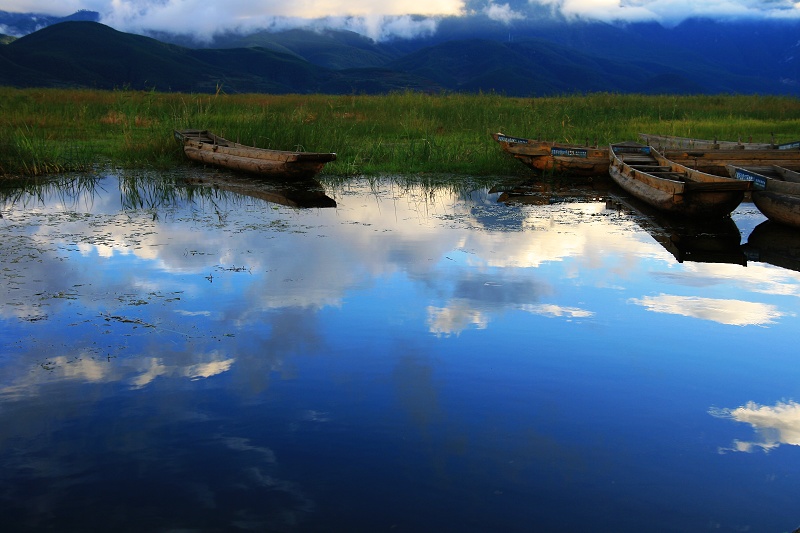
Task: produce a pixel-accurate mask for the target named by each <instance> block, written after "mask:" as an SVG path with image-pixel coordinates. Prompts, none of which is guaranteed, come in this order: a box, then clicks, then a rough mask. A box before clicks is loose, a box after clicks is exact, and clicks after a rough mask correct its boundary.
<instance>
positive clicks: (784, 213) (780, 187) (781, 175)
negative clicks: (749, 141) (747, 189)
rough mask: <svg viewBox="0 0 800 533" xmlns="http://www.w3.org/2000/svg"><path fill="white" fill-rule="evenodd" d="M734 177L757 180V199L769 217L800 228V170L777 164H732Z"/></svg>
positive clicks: (755, 186) (765, 214)
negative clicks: (741, 165)
mask: <svg viewBox="0 0 800 533" xmlns="http://www.w3.org/2000/svg"><path fill="white" fill-rule="evenodd" d="M728 172H729V174H730V176H731V177H732V178H736V179H738V180H743V181H749V182H752V184H753V192H752V197H753V203H754V204H756V207H757V208H758V210H759V211H761V212H762V213H764V216H766V217H767V218H768V219H770V220H772V221H774V222H778V223H780V224H785V225H787V226H792V227H795V228H800V172H796V171H793V170H789V169H787V168H783V167H780V166H777V165H770V166H763V167H739V166H736V165H728Z"/></svg>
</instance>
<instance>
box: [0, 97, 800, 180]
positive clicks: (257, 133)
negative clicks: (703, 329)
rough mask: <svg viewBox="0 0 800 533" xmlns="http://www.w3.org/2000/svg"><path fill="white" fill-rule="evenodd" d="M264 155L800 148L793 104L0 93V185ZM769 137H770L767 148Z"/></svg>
mask: <svg viewBox="0 0 800 533" xmlns="http://www.w3.org/2000/svg"><path fill="white" fill-rule="evenodd" d="M183 128H203V129H209V130H211V131H213V132H214V133H216V134H218V135H221V136H222V137H225V138H228V139H231V140H235V141H239V142H242V143H246V144H253V145H256V146H260V147H264V148H276V149H284V150H306V151H319V152H329V151H332V152H336V153H337V154H338V159H337V161H335V162H333V163H330V164H328V165H327V166H326V167H325V172H326V173H327V174H333V175H338V176H350V175H358V174H367V175H374V174H417V173H452V174H462V175H464V174H466V175H474V176H487V175H498V174H520V173H523V172H525V169H524V167H523V166H522V165H520V164H519V163H518V162H516V161H514V160H513V159H512V158H509V157H507V156H505V154H503V153H502V152H501V151H500V150H499V148H498V147H497V146H496V145H495V143H494V142H493V141H492V140H491V137H490V134H491V133H493V132H496V131H503V132H504V133H507V134H510V135H515V136H525V137H538V138H542V139H548V140H553V141H560V142H571V143H586V142H588V143H590V144H595V143H597V144H601V145H602V144H607V143H609V142H617V141H623V140H635V139H636V138H637V134H638V133H639V132H647V133H654V134H669V135H680V136H690V137H697V138H718V139H727V140H742V141H749V140H752V141H754V142H770V141H772V140H773V138H774V139H775V140H776V141H777V142H783V141H789V140H796V139H798V138H800V101H799V100H798V99H796V98H789V97H773V96H642V95H619V94H605V93H603V94H592V95H586V96H565V97H549V98H507V97H504V96H501V95H497V94H479V95H465V94H443V95H428V94H422V93H414V92H402V93H393V94H389V95H385V96H360V95H349V96H331V95H280V96H277V95H266V94H245V95H227V94H224V93H223V92H222V91H221V90H220V91H217V93H216V94H203V95H195V94H181V93H156V92H146V91H91V90H60V89H12V88H2V87H0V174H3V175H39V174H44V173H51V172H61V171H65V170H82V169H87V168H90V167H91V166H92V165H113V166H119V167H125V168H139V167H154V168H169V167H174V166H176V165H181V164H186V160H185V158H184V157H183V153H182V151H181V149H180V147H179V146H178V145H177V143H175V142H174V141H173V139H172V130H174V129H183ZM773 135H774V137H773Z"/></svg>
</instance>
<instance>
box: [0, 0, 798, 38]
mask: <svg viewBox="0 0 800 533" xmlns="http://www.w3.org/2000/svg"><path fill="white" fill-rule="evenodd" d="M0 9H2V10H4V11H11V12H25V13H43V14H50V15H60V16H63V15H69V14H71V13H74V12H75V11H78V10H80V9H88V10H91V11H97V12H99V13H100V14H101V16H102V19H101V22H103V23H105V24H108V25H109V26H112V27H113V28H116V29H118V30H121V31H128V32H134V33H142V32H146V31H147V30H157V31H170V32H176V33H183V34H192V35H195V36H197V37H199V38H210V37H211V36H212V35H213V34H215V33H218V32H222V31H227V30H233V31H252V30H255V29H258V28H268V29H282V28H288V27H298V26H309V25H314V24H316V25H318V26H323V25H324V26H326V27H335V28H344V29H351V30H353V31H357V32H358V33H361V34H364V35H368V36H370V37H372V38H374V39H383V38H387V37H412V36H415V35H419V34H424V33H430V32H432V31H434V30H435V28H436V23H437V18H440V17H442V16H463V15H484V16H487V17H489V18H492V19H494V20H497V21H500V22H504V23H519V22H524V21H526V20H535V19H536V18H541V17H542V16H546V15H547V14H549V13H553V14H556V15H561V16H564V17H567V18H584V19H594V20H602V21H609V22H613V21H642V20H655V21H658V22H661V23H663V24H665V25H670V24H675V23H677V22H680V21H681V20H683V19H685V18H687V17H691V16H710V17H713V18H717V19H723V18H794V19H800V1H794V0H505V1H504V0H380V1H377V0H294V1H292V2H287V1H286V0H225V1H224V2H214V1H208V0H1V1H0ZM412 15H424V16H425V17H422V18H420V17H413V16H412ZM312 19H313V20H314V23H313V24H311V23H310V21H311V20H312Z"/></svg>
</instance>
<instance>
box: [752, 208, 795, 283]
mask: <svg viewBox="0 0 800 533" xmlns="http://www.w3.org/2000/svg"><path fill="white" fill-rule="evenodd" d="M742 248H743V249H744V251H745V254H746V255H747V258H748V259H749V260H750V261H759V262H762V263H769V264H771V265H774V266H777V267H781V268H787V269H789V270H794V271H797V272H800V231H798V230H797V229H795V228H791V227H789V226H784V225H783V224H778V223H776V222H772V221H770V220H767V221H765V222H762V223H761V224H759V225H758V226H756V227H755V228H754V229H753V231H752V232H751V233H750V235H749V236H748V237H747V243H746V244H745V245H743V246H742Z"/></svg>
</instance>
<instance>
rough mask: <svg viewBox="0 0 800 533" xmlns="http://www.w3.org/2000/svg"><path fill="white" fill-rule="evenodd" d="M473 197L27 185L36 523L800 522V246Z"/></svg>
mask: <svg viewBox="0 0 800 533" xmlns="http://www.w3.org/2000/svg"><path fill="white" fill-rule="evenodd" d="M322 181H323V183H326V180H325V179H324V178H323V180H322ZM461 181H462V180H457V179H454V180H453V182H454V183H455V184H451V185H434V184H431V183H427V182H425V181H424V180H412V179H402V178H391V177H387V178H374V179H366V178H363V179H361V178H359V179H352V180H350V181H346V182H342V183H338V182H331V183H328V184H325V185H324V186H320V187H317V188H316V189H315V188H314V187H312V186H311V185H303V187H300V188H295V189H294V190H287V189H286V188H284V187H279V186H277V185H273V184H255V183H254V181H253V180H250V179H244V178H240V177H236V176H233V175H228V174H225V173H215V172H210V171H204V170H201V169H197V168H194V169H188V170H185V171H183V174H181V175H177V176H175V175H170V176H160V175H158V174H157V173H153V172H141V173H130V174H127V175H123V174H120V175H116V174H107V175H102V176H98V177H92V176H63V177H61V178H59V179H57V180H55V181H53V182H43V183H41V184H40V185H38V186H26V187H24V188H18V187H15V186H14V185H13V184H11V185H7V184H6V185H4V186H3V187H2V189H0V215H2V218H1V219H0V227H1V228H2V239H0V278H2V285H1V288H0V522H1V523H3V524H4V529H5V530H6V531H34V530H57V531H98V530H102V531H277V532H284V531H285V532H294V531H298V532H306V531H314V532H317V531H347V532H355V531H366V532H373V531H412V532H421V531H432V532H439V531H458V532H473V531H474V532H486V531H503V532H516V531H520V532H523V531H524V532H529V531H546V532H562V531H563V532H575V531H587V530H591V531H613V532H642V531H659V532H673V531H674V532H686V531H715V532H726V531H730V532H743V531H754V532H755V531H758V532H770V531H772V532H783V531H791V530H793V529H794V528H796V527H798V526H800V512H799V511H798V506H797V492H796V490H797V487H798V484H800V448H799V449H795V448H794V446H798V445H800V404H798V403H797V402H796V401H795V400H796V399H798V398H800V364H798V358H800V350H798V331H800V329H799V327H800V323H799V322H800V273H798V271H797V270H800V235H796V234H795V233H796V232H791V231H789V232H787V231H784V230H782V229H781V228H780V227H775V226H773V225H770V224H768V223H767V224H765V223H764V221H765V218H764V217H763V215H761V214H760V213H759V212H758V210H757V209H756V208H755V207H754V206H753V204H751V203H743V204H742V205H740V206H739V207H738V208H737V210H736V211H735V212H734V213H733V216H732V220H725V221H722V222H719V223H709V224H699V225H698V224H676V223H674V222H671V221H669V220H663V219H661V218H660V217H659V216H656V215H653V214H651V213H647V212H646V210H643V209H642V208H641V206H638V205H636V204H631V203H630V202H629V201H628V200H627V199H626V198H625V197H623V196H621V195H620V193H619V192H618V191H617V190H616V189H614V188H608V187H604V186H601V185H599V184H595V185H593V186H591V187H590V186H574V187H571V188H559V187H555V186H549V185H547V184H535V183H534V184H527V185H526V184H501V185H500V186H498V187H490V186H470V185H469V184H468V183H461ZM312 185H313V184H312ZM303 206H311V207H303Z"/></svg>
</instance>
